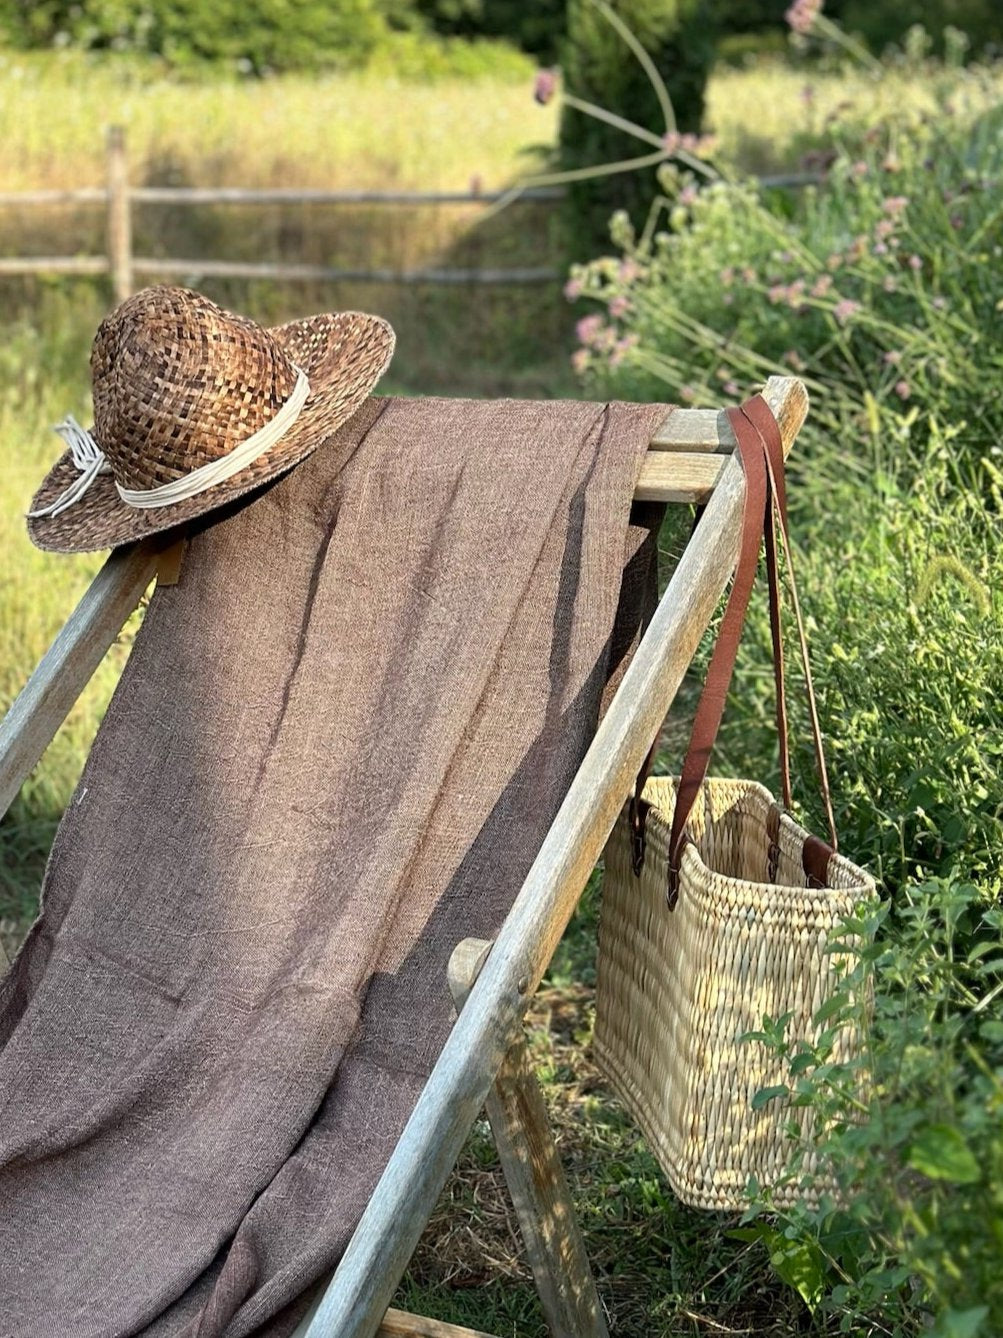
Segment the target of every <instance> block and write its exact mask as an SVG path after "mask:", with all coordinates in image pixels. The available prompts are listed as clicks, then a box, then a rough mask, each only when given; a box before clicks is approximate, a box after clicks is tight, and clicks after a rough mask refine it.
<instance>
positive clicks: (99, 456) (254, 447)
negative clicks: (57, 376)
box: [28, 367, 310, 516]
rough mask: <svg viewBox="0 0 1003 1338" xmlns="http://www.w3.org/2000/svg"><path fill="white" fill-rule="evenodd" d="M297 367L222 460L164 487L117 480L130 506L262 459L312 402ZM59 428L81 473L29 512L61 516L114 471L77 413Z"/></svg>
mask: <svg viewBox="0 0 1003 1338" xmlns="http://www.w3.org/2000/svg"><path fill="white" fill-rule="evenodd" d="M295 370H296V385H295V386H294V387H293V391H292V394H291V395H290V396H289V398H288V399H287V400H286V402H285V404H283V406H282V408H281V409H280V410H279V411H278V413H277V414H276V415H275V417H274V418H273V419H272V420H271V421H270V422H268V423H266V424H265V426H264V427H262V428H259V429H258V431H257V432H254V433H252V434H251V436H249V437H248V438H247V439H246V440H244V441H242V442H241V443H240V445H239V446H235V447H234V449H233V450H232V451H230V452H229V453H228V454H227V455H221V456H220V457H219V459H218V460H210V461H209V463H208V464H205V465H200V466H199V468H198V469H193V470H192V471H191V473H190V474H184V475H182V477H181V478H179V479H172V480H171V481H170V483H162V484H161V485H160V486H159V487H158V488H145V489H135V488H123V487H122V485H121V483H119V482H118V481H117V480H116V482H115V487H116V488H117V489H118V495H119V497H121V499H122V501H123V502H125V503H126V505H127V506H134V507H137V508H139V509H141V510H152V509H153V508H155V507H160V506H174V505H175V504H176V503H177V502H183V501H185V500H186V498H189V497H195V496H197V495H198V494H199V493H201V492H205V491H206V490H207V489H209V488H214V487H215V486H216V484H217V483H223V482H225V481H226V479H228V478H232V477H233V475H234V474H239V473H240V471H241V470H242V469H246V468H247V466H248V465H250V464H252V463H253V462H254V461H255V460H257V458H258V456H260V455H264V454H265V452H266V451H269V450H271V448H272V447H273V446H274V445H275V444H276V442H278V441H279V440H280V439H281V438H282V437H283V436H284V435H285V433H286V432H288V430H289V429H290V428H291V427H292V425H293V423H294V422H295V421H296V419H297V418H298V417H299V414H300V410H301V409H302V408H303V405H304V404H305V403H306V399H307V396H308V395H309V394H310V382H309V381H308V380H307V376H306V373H305V372H303V371H301V370H300V368H299V367H297V368H296V369H295ZM54 431H56V432H58V433H59V435H60V436H61V437H62V438H63V440H64V441H65V442H66V444H67V446H69V448H70V453H71V455H72V457H73V463H74V464H75V465H76V467H77V469H79V470H80V477H79V478H76V479H74V480H73V482H72V483H71V484H70V486H69V487H68V488H66V489H65V491H63V492H62V493H60V495H59V496H58V497H57V498H56V500H55V501H54V502H50V504H49V505H48V506H43V507H40V508H39V509H38V510H37V511H29V512H28V515H29V516H58V515H59V513H60V512H61V511H65V510H66V509H67V507H70V506H73V504H74V503H75V502H78V501H79V500H80V498H81V497H83V495H84V493H85V492H86V491H87V489H88V488H89V487H90V486H91V484H92V483H93V482H94V480H95V479H96V478H97V476H98V475H99V474H108V473H110V472H111V466H110V465H109V463H108V461H107V459H106V458H105V454H104V452H103V451H102V450H101V447H100V446H99V445H98V444H97V442H96V441H95V440H94V438H93V437H92V436H91V434H90V433H89V432H87V431H85V430H84V428H82V427H81V426H80V424H79V423H78V422H77V421H76V419H75V418H72V417H70V416H69V415H67V417H66V418H64V419H63V421H62V422H61V423H59V424H58V425H57V426H56V428H55V429H54Z"/></svg>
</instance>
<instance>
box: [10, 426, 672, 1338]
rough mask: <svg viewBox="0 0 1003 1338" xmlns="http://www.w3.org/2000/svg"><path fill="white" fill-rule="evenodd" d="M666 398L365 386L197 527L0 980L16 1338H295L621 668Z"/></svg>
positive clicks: (157, 603) (152, 611)
mask: <svg viewBox="0 0 1003 1338" xmlns="http://www.w3.org/2000/svg"><path fill="white" fill-rule="evenodd" d="M665 412H666V409H665V406H657V405H645V406H631V405H615V404H614V405H601V404H578V403H540V404H535V403H476V402H463V401H456V400H416V401H406V400H372V401H370V402H368V403H367V404H366V405H365V406H363V408H362V409H361V410H360V412H359V413H358V414H357V415H356V416H355V418H353V419H352V421H351V422H350V423H349V424H347V425H346V426H345V427H344V428H342V429H341V431H340V432H339V433H338V434H337V436H336V437H335V438H334V439H333V440H332V441H331V442H330V443H328V444H327V445H326V446H325V448H324V449H323V450H320V451H318V452H317V453H316V454H315V455H313V456H312V457H311V458H310V459H309V460H308V461H307V462H306V463H305V464H303V465H301V466H300V467H299V468H298V469H297V470H295V471H294V472H293V473H292V474H290V475H288V476H287V477H286V478H285V479H284V480H282V481H281V482H280V483H278V484H277V485H275V486H274V487H272V488H271V489H270V490H269V491H267V492H265V493H264V494H262V495H261V496H260V497H258V498H257V499H256V500H255V501H254V502H253V504H251V505H249V506H246V507H244V508H243V509H238V510H237V511H236V512H235V514H233V515H232V516H230V517H229V518H227V519H225V520H224V521H222V522H221V523H219V524H216V525H213V526H211V527H210V528H208V529H206V530H204V531H203V532H202V533H201V534H199V535H197V536H196V537H194V538H193V540H192V543H191V547H190V550H189V552H188V555H187V557H186V560H185V565H184V569H183V573H182V579H181V582H180V584H179V585H177V586H174V587H168V588H164V589H161V590H158V591H157V592H156V594H155V596H154V598H153V600H152V602H151V605H150V607H149V610H148V611H147V614H146V618H145V621H144V624H143V627H142V630H141V632H140V634H139V636H138V637H137V640H136V644H135V647H134V649H133V652H132V655H131V657H130V660H129V663H128V665H127V667H126V670H125V673H124V675H123V677H122V681H121V683H120V685H119V688H118V690H117V692H116V694H115V697H114V699H113V701H112V704H111V706H110V708H109V711H108V714H107V717H106V719H105V721H104V724H103V725H102V727H101V730H100V732H99V734H98V737H97V740H96V741H95V744H94V747H93V749H92V752H91V755H90V759H89V761H88V763H87V766H86V769H85V771H84V774H83V776H82V778H81V781H80V785H79V787H78V789H77V791H76V794H75V795H74V797H73V799H72V801H71V803H70V805H69V808H68V809H67V811H66V815H65V817H64V819H63V822H62V825H61V827H60V829H59V833H58V835H57V838H56V842H55V845H54V847H53V852H52V856H51V858H50V862H49V868H48V871H47V873H46V879H45V885H44V889H43V912H42V915H41V918H40V919H39V921H38V922H37V923H36V924H35V926H34V927H33V929H32V931H31V934H30V936H29V938H28V941H27V943H26V944H25V947H24V948H23V949H22V951H21V953H20V954H19V956H18V958H17V961H16V962H15V964H14V967H13V969H12V971H11V973H10V974H9V975H8V977H7V978H6V979H5V980H4V981H3V982H2V983H0V1046H2V1047H3V1048H2V1050H0V1334H2V1335H4V1338H110V1336H112V1335H115V1336H118V1338H125V1336H126V1335H133V1334H140V1333H143V1334H148V1335H154V1334H155V1335H172V1338H173V1336H174V1335H188V1336H190V1338H194V1336H195V1335H198V1338H221V1336H222V1335H225V1338H240V1336H241V1335H248V1334H256V1335H261V1334H269V1335H274V1336H275V1338H278V1336H279V1335H287V1334H288V1333H289V1332H290V1331H291V1329H292V1328H293V1327H294V1325H295V1323H296V1321H297V1319H298V1318H299V1316H300V1315H301V1314H302V1313H303V1310H304V1307H305V1304H306V1300H305V1298H306V1296H307V1294H308V1293H309V1292H310V1290H311V1289H312V1288H314V1287H315V1284H316V1282H317V1280H318V1278H320V1277H321V1275H322V1274H323V1273H324V1271H325V1270H327V1269H329V1268H331V1267H332V1266H333V1264H334V1263H335V1262H336V1260H337V1259H338V1257H339V1256H340V1254H341V1252H342V1251H343V1249H344V1247H345V1244H346V1242H347V1240H348V1239H349V1237H350V1235H351V1232H352V1230H353V1228H354V1225H355V1223H356V1222H357V1220H358V1218H359V1216H360V1214H361V1212H362V1210H363V1208H364V1207H365V1204H366V1201H367V1199H368V1197H369V1194H370V1193H371V1191H372V1188H373V1186H374V1185H375V1183H376V1181H377V1179H378V1177H379V1175H380V1172H381V1170H382V1168H383V1166H384V1165H385V1164H386V1160H387V1158H388V1157H389V1155H390V1152H391V1151H392V1149H393V1146H394V1143H395V1142H396V1140H397V1138H398V1136H399V1134H400V1131H401V1129H402V1128H403V1126H404V1124H405V1122H406V1120H407V1117H408V1115H409V1113H410V1111H411V1109H412V1107H413V1105H414V1102H415V1100H416V1098H417V1096H418V1094H419V1092H420V1090H421V1087H422V1085H423V1083H424V1081H425V1079H426V1077H427V1074H428V1073H429V1071H430V1069H431V1067H432V1065H433V1064H434V1062H435V1059H436V1056H437V1055H438V1053H439V1050H440V1048H441V1046H442V1043H443V1040H444V1038H445V1036H446V1034H447V1033H448V1029H449V1026H450V1018H451V1009H450V1005H449V1002H448V992H447V989H446V978H445V967H446V962H447V960H448V958H449V954H450V952H451V950H452V948H453V946H454V945H455V943H456V942H457V941H458V940H459V939H461V938H463V937H465V936H466V935H469V934H476V935H481V936H484V937H489V936H492V935H493V934H495V933H496V932H497V929H498V926H499V924H500V922H501V920H502V919H503V917H504V915H505V912H506V910H507V908H508V907H509V905H510V904H511V902H512V900H513V898H514V896H515V894H516V892H517V891H518V889H519V886H520V884H521V882H522V880H523V878H524V877H525V874H526V872H527V871H528V869H529V866H530V864H531V862H532V860H533V857H534V856H535V854H536V852H537V850H538V849H539V846H540V843H541V841H542V839H543V836H544V834H545V832H546V830H547V827H548V825H549V824H550V822H551V821H552V819H553V816H554V814H555V812H556V810H557V808H558V806H559V804H560V801H561V799H562V797H563V795H564V793H565V791H566V789H567V786H568V783H569V781H570V779H571V777H572V776H573V774H574V771H575V769H576V767H577V765H578V762H579V760H580V758H581V756H582V754H583V752H584V750H585V748H586V747H587V744H588V741H589V739H590V737H591V735H592V733H593V731H594V728H595V725H596V722H597V718H598V715H599V712H600V708H601V705H602V702H603V696H604V687H605V685H606V682H607V679H608V677H609V676H610V675H613V674H616V673H617V672H618V671H619V669H620V668H622V662H623V660H624V659H625V658H626V656H628V655H629V651H630V647H631V645H632V644H633V642H634V640H635V637H636V633H637V630H638V627H639V625H640V623H641V622H642V620H643V616H644V612H645V608H644V606H645V604H646V603H647V601H648V600H649V598H650V596H651V594H652V580H651V576H652V561H651V558H652V551H653V542H652V536H651V532H650V530H648V529H647V528H645V527H644V526H643V525H641V526H637V525H635V526H630V525H629V511H630V498H631V494H632V491H633V484H634V480H635V478H636V475H637V471H638V468H639V466H640V461H641V457H642V454H643V452H644V449H645V447H646V444H647V441H648V439H649V437H650V434H651V431H652V429H653V428H654V427H655V425H656V424H657V423H658V421H659V420H660V419H661V418H662V417H663V416H664V414H665ZM647 519H648V520H649V521H650V519H651V517H650V516H649V517H647ZM625 564H626V569H625ZM621 585H623V590H624V593H623V598H622V599H621ZM618 602H619V612H618Z"/></svg>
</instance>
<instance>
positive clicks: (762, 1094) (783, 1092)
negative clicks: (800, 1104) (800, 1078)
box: [752, 1083, 791, 1110]
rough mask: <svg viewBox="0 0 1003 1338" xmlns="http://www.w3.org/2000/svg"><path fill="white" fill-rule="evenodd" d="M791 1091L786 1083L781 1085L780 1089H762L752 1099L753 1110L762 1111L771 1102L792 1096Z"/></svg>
mask: <svg viewBox="0 0 1003 1338" xmlns="http://www.w3.org/2000/svg"><path fill="white" fill-rule="evenodd" d="M790 1091H791V1089H790V1088H789V1087H788V1086H787V1085H786V1083H781V1084H780V1086H779V1087H760V1089H759V1091H758V1092H757V1093H756V1095H755V1096H754V1097H753V1098H752V1109H753V1110H762V1109H763V1107H764V1106H765V1105H767V1104H768V1103H769V1102H770V1101H775V1100H776V1099H777V1097H780V1096H790Z"/></svg>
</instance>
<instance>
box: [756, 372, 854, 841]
mask: <svg viewBox="0 0 1003 1338" xmlns="http://www.w3.org/2000/svg"><path fill="white" fill-rule="evenodd" d="M741 412H742V415H743V416H744V417H745V418H746V419H748V421H749V422H750V423H751V424H752V426H753V427H754V428H755V430H756V431H757V432H758V433H759V435H760V439H761V441H762V443H763V449H764V451H765V452H766V465H767V469H768V471H769V476H770V492H771V496H772V502H773V506H772V511H773V516H768V517H767V526H766V536H767V543H766V567H767V577H768V580H769V585H770V624H771V630H772V634H773V664H774V677H775V679H776V681H777V733H778V735H779V736H780V741H781V750H780V758H781V772H782V777H783V783H784V806H785V807H786V808H790V807H791V796H790V756H789V751H788V744H787V704H786V699H785V697H784V688H783V677H784V672H783V643H782V640H781V635H780V616H779V594H780V577H779V573H778V570H777V554H776V530H775V528H774V518H775V521H776V529H779V531H780V538H781V542H782V543H783V548H784V558H785V560H786V563H787V576H788V586H789V589H790V597H791V607H792V608H793V610H794V618H795V626H796V628H797V634H798V645H799V648H800V651H801V668H802V671H803V673H804V682H805V691H806V692H807V694H808V714H809V718H810V720H811V731H812V741H813V743H814V746H815V761H816V765H817V767H818V781H819V787H820V790H821V794H822V802H823V804H824V806H825V815H826V821H827V823H828V826H829V836H830V838H831V840H832V849H833V851H835V850H837V849H838V848H839V841H838V838H837V835H836V819H835V816H834V814H833V810H832V794H831V791H830V789H829V772H828V768H827V767H826V762H825V748H824V746H823V743H822V730H821V726H820V724H819V719H818V706H817V703H816V699H815V686H814V682H813V680H812V676H811V660H810V658H809V655H808V641H807V638H806V636H805V630H804V619H803V618H802V616H801V601H800V599H799V598H798V589H797V582H796V580H795V578H794V555H793V552H792V548H791V536H790V526H789V523H788V519H787V483H786V469H785V464H784V446H783V441H782V439H781V436H780V426H779V424H778V423H777V420H776V418H775V417H774V416H773V413H772V411H771V409H770V406H769V405H768V404H767V403H766V401H765V400H764V399H763V397H762V396H761V395H755V396H754V397H753V398H752V399H750V400H746V402H745V403H744V404H743V405H742V406H741ZM774 605H776V617H775V618H774Z"/></svg>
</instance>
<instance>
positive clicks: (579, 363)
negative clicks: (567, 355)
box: [571, 348, 589, 376]
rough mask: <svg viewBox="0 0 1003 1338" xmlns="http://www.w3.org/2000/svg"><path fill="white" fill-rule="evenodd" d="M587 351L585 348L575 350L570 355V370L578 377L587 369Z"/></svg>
mask: <svg viewBox="0 0 1003 1338" xmlns="http://www.w3.org/2000/svg"><path fill="white" fill-rule="evenodd" d="M588 365H589V351H588V349H587V348H576V349H575V351H574V353H572V355H571V368H572V370H573V371H574V372H576V373H577V374H578V375H579V376H581V375H582V373H583V372H584V371H585V370H586V369H587V368H588Z"/></svg>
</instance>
